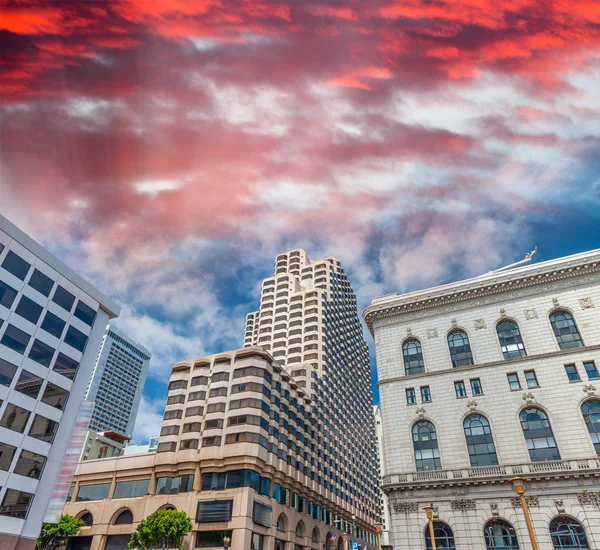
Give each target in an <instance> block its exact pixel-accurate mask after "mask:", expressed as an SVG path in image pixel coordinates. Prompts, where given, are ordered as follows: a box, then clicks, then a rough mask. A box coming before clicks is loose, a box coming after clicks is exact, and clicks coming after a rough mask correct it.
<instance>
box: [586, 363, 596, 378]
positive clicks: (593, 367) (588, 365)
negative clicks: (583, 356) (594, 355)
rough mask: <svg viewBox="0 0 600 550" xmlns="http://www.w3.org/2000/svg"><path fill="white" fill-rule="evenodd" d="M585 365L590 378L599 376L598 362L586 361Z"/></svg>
mask: <svg viewBox="0 0 600 550" xmlns="http://www.w3.org/2000/svg"><path fill="white" fill-rule="evenodd" d="M583 366H584V368H585V372H586V373H587V376H588V378H589V379H590V380H594V379H595V378H598V369H596V364H595V363H594V362H593V361H588V362H587V363H584V364H583Z"/></svg>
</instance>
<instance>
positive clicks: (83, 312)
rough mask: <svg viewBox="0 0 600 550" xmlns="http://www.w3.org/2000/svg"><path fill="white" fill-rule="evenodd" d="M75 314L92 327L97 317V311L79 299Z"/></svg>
mask: <svg viewBox="0 0 600 550" xmlns="http://www.w3.org/2000/svg"><path fill="white" fill-rule="evenodd" d="M73 315H75V317H77V319H80V320H81V321H83V322H84V323H85V324H86V325H89V326H90V327H91V326H92V325H93V324H94V319H95V318H96V311H95V310H94V309H92V308H91V307H90V306H88V305H87V304H85V303H83V302H82V301H81V300H79V301H78V302H77V307H76V308H75V311H74V312H73Z"/></svg>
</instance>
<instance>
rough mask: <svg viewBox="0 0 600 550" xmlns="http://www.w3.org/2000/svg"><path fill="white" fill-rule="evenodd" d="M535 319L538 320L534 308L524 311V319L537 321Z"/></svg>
mask: <svg viewBox="0 0 600 550" xmlns="http://www.w3.org/2000/svg"><path fill="white" fill-rule="evenodd" d="M537 318H538V314H537V310H536V309H535V308H534V307H532V308H531V309H526V310H525V319H537Z"/></svg>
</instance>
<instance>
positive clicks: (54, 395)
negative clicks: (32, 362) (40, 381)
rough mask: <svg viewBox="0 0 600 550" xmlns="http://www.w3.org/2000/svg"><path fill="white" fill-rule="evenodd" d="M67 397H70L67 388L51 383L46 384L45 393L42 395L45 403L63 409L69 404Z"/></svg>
mask: <svg viewBox="0 0 600 550" xmlns="http://www.w3.org/2000/svg"><path fill="white" fill-rule="evenodd" d="M67 399H69V392H68V391H67V390H65V389H63V388H60V387H59V386H55V385H54V384H50V383H48V384H47V385H46V389H45V390H44V395H43V396H42V402H43V403H46V404H47V405H50V406H51V407H56V408H57V409H60V410H61V411H62V410H64V408H65V405H66V404H67Z"/></svg>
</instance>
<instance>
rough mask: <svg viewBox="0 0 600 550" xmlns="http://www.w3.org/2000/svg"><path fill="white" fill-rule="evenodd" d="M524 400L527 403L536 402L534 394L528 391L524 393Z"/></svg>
mask: <svg viewBox="0 0 600 550" xmlns="http://www.w3.org/2000/svg"><path fill="white" fill-rule="evenodd" d="M522 399H523V401H525V403H533V402H534V401H535V395H533V392H530V391H526V392H524V393H523V397H522Z"/></svg>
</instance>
